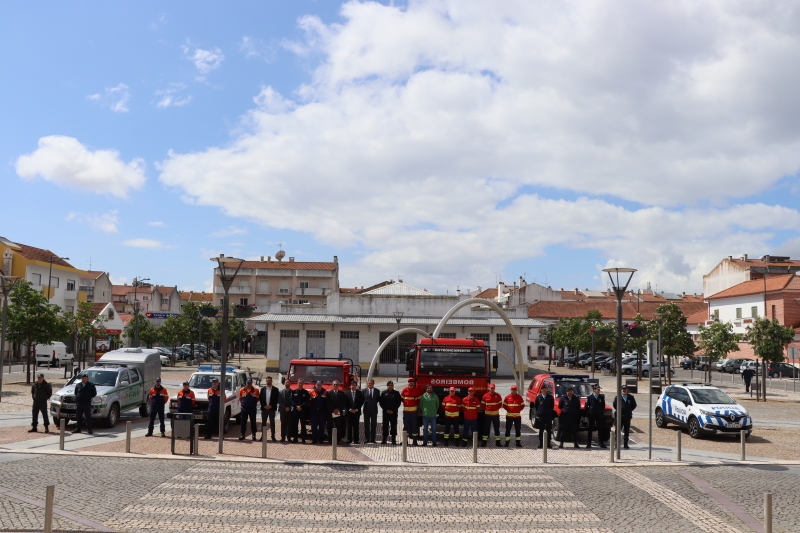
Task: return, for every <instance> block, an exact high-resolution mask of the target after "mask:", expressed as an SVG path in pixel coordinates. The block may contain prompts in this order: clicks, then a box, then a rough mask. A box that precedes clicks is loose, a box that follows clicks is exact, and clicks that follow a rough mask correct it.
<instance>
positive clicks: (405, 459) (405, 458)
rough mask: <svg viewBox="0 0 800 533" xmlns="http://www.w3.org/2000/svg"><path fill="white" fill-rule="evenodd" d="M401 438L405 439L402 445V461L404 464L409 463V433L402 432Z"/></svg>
mask: <svg viewBox="0 0 800 533" xmlns="http://www.w3.org/2000/svg"><path fill="white" fill-rule="evenodd" d="M400 438H401V439H403V442H402V443H401V444H402V445H403V449H402V454H403V455H402V460H403V462H404V463H407V462H408V432H407V431H406V430H403V431H401V432H400Z"/></svg>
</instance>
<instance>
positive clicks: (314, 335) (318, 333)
mask: <svg viewBox="0 0 800 533" xmlns="http://www.w3.org/2000/svg"><path fill="white" fill-rule="evenodd" d="M306 337H308V338H309V339H324V338H325V330H324V329H320V330H311V329H310V330H308V331H306Z"/></svg>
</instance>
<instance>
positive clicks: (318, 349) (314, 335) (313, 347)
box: [306, 329, 325, 359]
mask: <svg viewBox="0 0 800 533" xmlns="http://www.w3.org/2000/svg"><path fill="white" fill-rule="evenodd" d="M306 354H307V355H308V357H311V354H314V357H316V358H318V359H319V358H322V357H325V330H324V329H320V330H316V331H314V330H308V331H306Z"/></svg>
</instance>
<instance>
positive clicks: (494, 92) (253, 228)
mask: <svg viewBox="0 0 800 533" xmlns="http://www.w3.org/2000/svg"><path fill="white" fill-rule="evenodd" d="M0 44H1V45H2V47H3V49H4V50H5V53H4V54H2V55H1V56H0V72H2V73H3V78H4V83H2V84H0V117H2V121H0V161H1V162H2V163H3V164H2V166H1V167H0V180H1V182H2V185H3V186H2V188H0V198H2V199H3V202H2V204H0V205H2V211H1V212H2V214H3V217H2V223H0V235H2V236H3V237H6V238H8V239H10V240H12V241H17V242H22V243H24V244H28V245H31V246H37V247H40V248H47V249H50V250H52V251H53V252H55V253H57V254H59V255H61V256H66V257H69V258H70V262H71V263H72V264H74V265H75V266H76V267H78V268H84V269H88V268H89V267H90V265H91V268H92V269H94V270H104V271H107V272H109V273H110V274H111V276H112V280H114V281H115V282H130V281H131V280H132V279H133V278H135V277H139V278H145V277H146V278H150V280H151V281H153V282H155V283H159V284H164V285H177V286H178V287H179V289H186V290H207V289H208V288H209V287H210V285H211V276H212V267H213V264H212V263H211V262H210V261H209V259H210V258H211V257H213V256H217V255H219V254H220V253H224V254H225V255H228V256H235V257H242V258H246V259H253V258H259V257H260V256H262V255H263V256H274V255H275V253H276V252H277V251H278V249H279V248H282V249H284V250H285V251H286V255H287V256H292V257H295V258H296V260H297V261H332V260H333V256H338V258H339V263H340V266H341V272H340V284H341V286H343V287H351V286H361V285H364V286H369V285H372V284H374V283H377V282H380V281H383V280H388V279H397V278H398V277H399V278H402V279H403V280H404V281H405V282H406V283H409V284H411V285H414V286H416V287H419V288H427V289H429V290H432V291H434V292H437V293H445V292H449V293H450V294H452V293H453V292H454V291H455V290H456V288H460V289H462V290H465V289H469V288H475V287H476V286H479V285H480V286H483V287H488V286H493V285H494V284H495V283H496V282H497V281H498V280H502V281H505V282H506V283H507V284H511V283H513V282H515V281H517V280H518V279H519V278H520V276H522V277H524V278H525V280H526V281H528V282H534V281H535V282H538V283H545V282H546V283H547V284H549V285H551V286H553V287H554V288H562V287H564V288H568V289H573V288H580V289H585V288H590V289H592V288H600V289H602V288H605V287H606V280H605V279H604V278H603V274H602V272H601V270H602V269H603V268H607V267H614V266H626V267H631V268H636V269H637V273H636V274H635V276H634V278H633V281H632V284H631V286H632V287H634V288H644V287H646V286H647V284H648V283H650V284H651V286H652V287H653V288H659V289H662V290H668V291H686V292H700V291H702V276H703V275H704V274H706V273H708V272H709V271H710V270H711V268H713V267H714V266H715V265H716V264H717V263H718V262H719V261H720V260H721V259H723V258H724V257H726V256H728V255H734V256H739V255H742V254H749V255H750V256H753V257H760V256H762V255H765V254H772V255H789V256H793V257H795V258H800V233H799V232H798V230H800V212H799V211H798V204H800V202H799V201H798V200H800V182H798V177H800V173H799V169H800V91H798V90H797V87H798V86H800V69H798V68H795V66H796V65H798V64H800V4H797V3H794V2H783V1H778V0H776V1H762V2H752V1H731V0H725V1H714V0H708V1H705V2H696V1H693V0H692V1H681V0H676V1H672V2H639V1H635V0H618V1H603V0H599V1H598V0H575V1H572V2H554V1H552V0H547V1H538V0H533V1H530V0H526V1H522V0H520V1H515V0H508V1H503V2H496V1H493V2H490V1H476V0H410V1H407V2H403V1H394V2H389V1H386V2H357V1H353V2H344V3H342V2H336V1H332V0H319V1H311V0H293V1H291V2H286V1H283V2H277V1H268V0H262V1H258V2H256V1H241V2H233V3H230V2H228V3H219V2H204V1H198V2H192V3H191V4H187V3H164V2H148V1H142V2H136V3H135V4H132V3H120V2H113V3H112V2H107V3H94V2H82V1H76V2H70V3H52V4H49V6H48V9H41V8H40V7H39V6H37V5H34V4H31V3H25V2H10V1H5V2H0Z"/></svg>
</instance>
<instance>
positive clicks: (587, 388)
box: [556, 381, 592, 398]
mask: <svg viewBox="0 0 800 533" xmlns="http://www.w3.org/2000/svg"><path fill="white" fill-rule="evenodd" d="M570 387H572V389H573V391H575V396H581V397H586V396H589V395H590V394H592V386H591V384H589V383H583V382H569V381H567V382H563V381H560V382H558V383H556V398H560V397H562V396H566V395H567V389H569V388H570Z"/></svg>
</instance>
